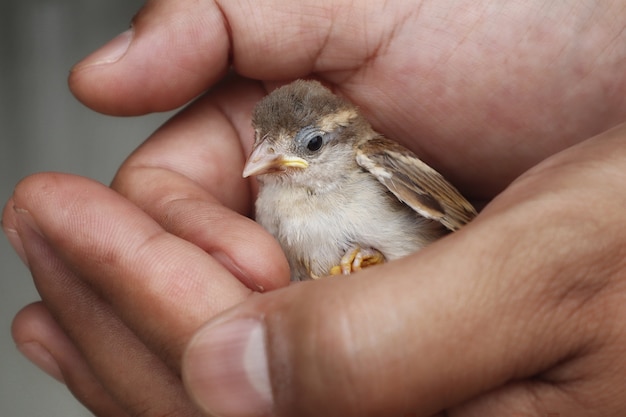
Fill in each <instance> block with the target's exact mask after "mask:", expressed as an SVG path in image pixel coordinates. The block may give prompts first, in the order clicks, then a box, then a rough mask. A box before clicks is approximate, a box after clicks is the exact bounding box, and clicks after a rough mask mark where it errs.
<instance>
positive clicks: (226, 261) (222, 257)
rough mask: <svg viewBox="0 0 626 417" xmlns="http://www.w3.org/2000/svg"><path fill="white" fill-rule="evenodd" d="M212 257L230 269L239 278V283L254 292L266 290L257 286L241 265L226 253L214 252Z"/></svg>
mask: <svg viewBox="0 0 626 417" xmlns="http://www.w3.org/2000/svg"><path fill="white" fill-rule="evenodd" d="M211 256H213V258H215V259H216V260H217V261H218V262H219V263H220V264H222V266H224V268H226V269H228V271H230V273H231V274H233V275H234V276H236V277H237V279H239V281H241V283H242V284H243V285H245V286H246V287H248V288H250V289H251V290H252V291H256V292H264V291H265V288H263V286H262V285H259V284H257V283H256V282H255V281H254V280H253V279H252V278H251V277H250V276H249V275H248V274H247V273H246V272H245V271H244V270H242V269H241V268H240V267H239V265H237V264H236V263H235V261H233V259H232V258H231V257H230V256H228V255H226V254H225V253H224V252H212V253H211Z"/></svg>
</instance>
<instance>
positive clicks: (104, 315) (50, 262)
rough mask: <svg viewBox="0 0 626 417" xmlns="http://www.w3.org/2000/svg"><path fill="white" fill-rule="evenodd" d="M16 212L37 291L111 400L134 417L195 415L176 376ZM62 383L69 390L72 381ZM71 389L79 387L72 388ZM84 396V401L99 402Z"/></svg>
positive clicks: (78, 392) (91, 404)
mask: <svg viewBox="0 0 626 417" xmlns="http://www.w3.org/2000/svg"><path fill="white" fill-rule="evenodd" d="M20 216H22V217H18V230H19V232H20V238H21V240H22V243H23V245H24V249H25V252H26V255H27V258H28V262H29V267H30V269H31V272H32V274H33V280H34V282H35V285H36V286H37V290H38V291H39V293H40V294H41V296H42V299H43V301H44V303H45V304H46V306H47V308H48V309H50V311H51V312H52V314H53V315H54V317H55V319H56V320H57V321H58V322H59V323H60V325H61V326H62V327H63V329H64V331H65V332H66V333H67V334H68V336H69V337H70V338H71V339H72V341H73V342H74V343H75V344H76V346H77V347H78V349H79V350H80V351H81V352H83V353H84V357H85V358H86V360H87V363H88V365H89V368H90V369H91V370H92V371H93V373H94V375H96V376H97V379H98V381H100V382H101V384H102V385H103V387H105V389H106V390H107V392H109V393H110V395H111V396H112V397H113V398H114V399H115V402H117V403H118V404H119V405H120V407H121V408H122V409H124V410H125V411H126V412H127V413H128V414H130V415H135V416H138V415H144V416H160V415H168V414H169V415H174V414H175V415H183V416H193V415H197V411H196V409H195V407H194V406H193V405H192V404H190V402H189V400H188V398H187V395H186V394H185V392H184V390H183V389H182V386H181V384H180V380H179V379H178V377H177V375H176V374H175V373H174V372H173V371H172V370H171V369H170V368H169V367H168V366H166V365H165V363H163V362H162V361H161V360H160V359H159V358H158V357H157V356H155V355H154V354H153V353H152V352H150V351H149V350H148V349H147V347H146V345H144V344H143V343H142V342H141V341H140V340H139V339H137V337H136V336H135V334H134V333H133V332H132V331H131V330H130V329H129V328H128V327H126V326H125V325H124V324H123V323H122V322H121V321H120V319H119V318H118V316H116V315H115V314H114V313H113V311H112V309H111V308H110V305H109V304H107V303H105V302H103V301H102V300H101V299H100V298H99V297H98V296H97V295H96V294H95V293H94V292H93V291H92V289H91V288H90V287H89V285H88V284H86V283H85V282H83V281H81V280H80V279H78V278H77V277H76V276H75V275H74V274H73V273H72V271H70V270H69V268H68V267H67V264H66V263H65V262H64V261H62V260H61V259H59V258H58V257H57V256H56V255H55V253H54V251H53V250H52V248H51V247H50V246H49V245H48V244H47V243H46V241H45V240H44V239H43V238H42V237H41V236H40V235H39V234H38V231H37V230H36V229H34V228H31V227H30V226H31V225H32V223H31V222H30V220H28V219H27V218H26V217H23V214H21V215H20ZM68 306H71V307H68ZM79 375H80V374H79ZM68 387H69V388H70V389H75V387H74V386H73V384H68ZM76 394H77V396H78V395H80V394H83V392H82V391H81V389H78V390H77V391H76ZM79 398H80V397H79ZM84 400H85V405H88V406H93V405H94V404H96V405H99V402H100V401H99V400H97V399H91V398H86V399H84ZM104 401H106V399H104ZM104 415H106V414H104Z"/></svg>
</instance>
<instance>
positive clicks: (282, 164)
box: [243, 141, 309, 178]
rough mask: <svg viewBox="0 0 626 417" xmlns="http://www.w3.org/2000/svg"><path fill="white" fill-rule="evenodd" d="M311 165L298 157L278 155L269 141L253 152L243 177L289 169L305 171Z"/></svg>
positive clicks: (244, 169)
mask: <svg viewBox="0 0 626 417" xmlns="http://www.w3.org/2000/svg"><path fill="white" fill-rule="evenodd" d="M308 166H309V163H308V162H307V161H305V160H304V159H302V158H298V157H297V156H287V155H283V154H277V153H276V151H275V150H274V148H272V146H271V144H270V143H268V142H267V141H263V142H261V143H259V144H258V145H257V146H256V148H254V149H253V150H252V153H251V154H250V157H249V158H248V161H247V162H246V165H245V166H244V167H243V177H244V178H248V177H249V176H252V175H261V174H267V173H270V172H278V171H286V170H287V169H288V168H300V169H304V168H306V167H308Z"/></svg>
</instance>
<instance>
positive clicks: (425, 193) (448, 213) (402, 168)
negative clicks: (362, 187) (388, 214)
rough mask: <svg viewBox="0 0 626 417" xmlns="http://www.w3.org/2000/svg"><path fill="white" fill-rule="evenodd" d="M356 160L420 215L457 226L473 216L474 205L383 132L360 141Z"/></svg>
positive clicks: (450, 227)
mask: <svg viewBox="0 0 626 417" xmlns="http://www.w3.org/2000/svg"><path fill="white" fill-rule="evenodd" d="M356 159H357V163H358V164H359V165H360V166H361V167H363V168H365V169H366V170H368V171H369V172H370V173H372V175H374V176H375V177H376V178H377V179H378V181H380V182H381V183H382V184H383V185H385V187H387V188H388V189H389V191H391V192H392V193H393V194H394V195H395V196H396V197H397V198H398V199H399V200H400V201H402V202H403V203H405V204H406V205H408V206H409V207H411V208H412V209H413V210H415V211H416V212H417V213H419V214H420V215H422V216H424V217H426V218H428V219H433V220H437V221H439V222H441V224H443V225H444V226H445V227H446V228H448V229H450V230H453V231H454V230H457V229H459V228H460V227H461V226H463V225H464V224H466V223H468V222H469V221H470V220H472V219H473V218H474V217H475V216H476V210H475V209H474V207H473V206H472V205H471V204H470V203H469V202H468V201H467V200H466V199H465V198H464V197H463V196H462V195H461V194H460V193H459V192H458V191H457V189H456V188H454V186H452V185H451V184H450V183H449V182H448V181H446V179H445V178H443V176H441V174H439V173H438V172H437V171H435V170H434V169H432V168H431V167H429V166H428V165H426V164H425V163H424V162H422V161H421V160H420V159H419V158H418V157H417V156H416V155H415V154H414V153H413V152H411V151H409V150H408V149H406V148H404V147H403V146H401V145H399V144H398V143H396V142H394V141H391V140H389V139H387V138H385V137H383V136H377V137H375V138H373V139H368V140H366V141H363V142H361V143H360V144H359V145H358V147H357V157H356Z"/></svg>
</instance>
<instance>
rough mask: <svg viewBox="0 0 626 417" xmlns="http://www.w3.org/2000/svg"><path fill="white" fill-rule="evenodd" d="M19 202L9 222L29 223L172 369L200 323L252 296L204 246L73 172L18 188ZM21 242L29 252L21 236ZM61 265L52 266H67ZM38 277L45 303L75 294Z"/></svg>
mask: <svg viewBox="0 0 626 417" xmlns="http://www.w3.org/2000/svg"><path fill="white" fill-rule="evenodd" d="M13 203H14V205H15V207H17V208H16V210H15V218H16V219H17V220H9V221H10V222H16V223H17V226H16V229H17V230H18V232H20V233H21V229H24V228H25V226H24V225H29V226H30V227H29V228H26V229H27V230H30V229H34V230H36V231H38V232H36V233H34V234H33V233H29V238H33V237H37V236H39V240H42V241H44V242H45V243H46V245H48V246H49V247H51V248H54V252H53V253H54V256H55V259H58V261H57V263H59V264H61V265H71V267H72V274H76V276H77V277H78V278H79V279H81V280H83V281H84V282H83V283H82V284H81V285H84V286H87V288H90V289H92V290H95V291H96V292H97V293H98V294H99V295H100V296H101V297H102V298H103V300H104V301H105V302H106V303H109V304H110V305H111V308H112V311H115V313H116V314H117V315H118V316H119V317H120V318H121V319H122V320H123V321H124V323H125V325H127V326H128V327H130V328H131V329H132V330H133V331H134V332H135V333H136V334H137V335H138V336H139V337H140V338H141V339H142V341H143V342H144V343H146V344H148V346H150V347H151V348H152V349H153V350H154V351H156V352H159V354H162V356H163V357H164V358H165V359H166V360H167V361H168V363H169V364H170V365H171V366H172V368H173V369H176V368H177V367H178V362H179V360H180V359H179V358H180V355H181V350H182V344H184V343H185V341H186V340H187V339H188V338H189V336H190V335H191V334H192V333H193V332H194V331H195V329H196V328H197V327H198V326H199V325H200V323H202V322H204V321H205V320H206V319H207V318H208V317H212V316H213V315H215V314H216V313H217V312H220V311H222V310H224V309H226V308H228V307H230V306H232V305H234V304H236V303H238V302H240V301H242V300H243V299H245V298H246V297H247V296H248V295H249V294H250V290H248V289H247V288H246V287H245V286H243V285H242V284H241V283H240V282H239V281H238V280H237V279H235V278H234V277H233V276H232V275H230V273H229V272H228V271H227V270H225V269H224V268H223V267H222V266H221V265H220V264H219V263H218V262H217V261H215V260H214V259H213V258H212V257H210V256H208V255H207V254H206V253H205V252H204V251H203V250H202V249H200V248H198V247H197V246H195V245H193V244H191V243H189V242H187V241H185V240H182V239H180V238H178V237H175V236H173V235H170V234H168V233H166V232H165V231H164V230H163V229H162V228H161V227H160V226H159V225H158V224H157V223H155V222H154V220H152V219H151V218H149V217H148V216H147V215H146V214H145V213H143V212H142V211H141V210H140V209H139V208H137V207H136V206H134V205H133V204H131V203H130V202H128V201H127V200H125V199H124V198H122V197H121V196H119V194H117V193H115V192H114V191H112V190H110V189H109V188H107V187H105V186H103V185H101V184H98V183H95V182H93V181H90V180H87V179H85V178H81V177H75V176H70V175H62V174H39V175H35V176H32V177H29V178H27V179H25V180H23V181H22V182H21V183H20V184H18V186H17V187H16V189H15V192H14V195H13ZM20 221H21V224H20ZM20 239H21V241H22V244H23V245H24V247H25V245H26V242H25V241H24V236H22V235H21V234H20ZM48 252H51V249H47V250H46V256H51V255H48ZM26 254H27V255H28V250H26ZM27 258H28V263H29V267H30V268H31V270H32V268H33V265H32V261H31V258H29V257H27ZM57 263H55V264H54V265H53V266H54V267H59V268H60V267H61V266H59V265H57ZM53 266H50V268H52V267H53ZM38 276H39V281H40V283H39V287H40V288H39V290H40V292H43V294H42V296H43V297H44V300H46V299H47V300H48V301H47V302H50V297H55V298H54V299H55V300H56V303H58V306H59V309H62V308H67V305H68V302H69V300H71V299H73V296H72V294H71V292H65V291H61V290H59V289H58V286H59V285H61V284H60V283H58V282H56V281H55V279H54V276H55V275H54V274H48V275H46V274H44V273H40V274H38ZM48 276H49V277H50V278H49V279H48V280H46V277H48ZM43 283H46V284H47V286H46V287H42V285H43ZM46 288H48V289H49V291H50V292H51V293H50V294H52V290H55V292H54V294H55V295H54V296H53V295H50V294H47V291H46V290H45V289H46ZM83 296H84V297H89V298H93V297H91V296H88V294H85V293H84V292H79V294H77V295H76V298H80V297H83ZM100 304H102V303H99V304H98V305H100ZM102 308H103V307H102ZM68 310H70V311H71V309H68ZM94 314H96V313H94ZM73 317H74V316H73V315H71V314H70V315H69V316H68V317H67V318H66V319H67V320H72V318H73ZM87 323H88V322H85V323H84V325H85V326H87ZM77 328H80V327H77Z"/></svg>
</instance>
